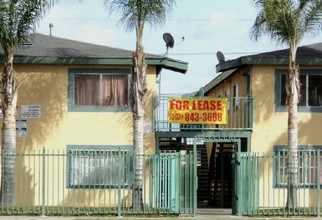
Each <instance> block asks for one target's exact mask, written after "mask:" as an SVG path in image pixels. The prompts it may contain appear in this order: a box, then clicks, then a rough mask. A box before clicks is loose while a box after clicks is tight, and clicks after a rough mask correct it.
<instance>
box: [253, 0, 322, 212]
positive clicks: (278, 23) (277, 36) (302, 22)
mask: <svg viewBox="0 0 322 220" xmlns="http://www.w3.org/2000/svg"><path fill="white" fill-rule="evenodd" d="M253 3H254V4H255V6H256V7H257V8H258V9H259V10H258V14H257V16H256V20H255V22H254V25H253V27H252V29H251V37H252V38H253V39H255V40H258V39H259V38H260V37H261V36H262V35H263V34H268V35H269V36H270V37H271V39H273V40H276V41H277V42H278V43H282V44H286V45H288V46H289V67H288V71H287V73H286V85H285V86H286V87H285V88H286V94H287V97H286V100H287V105H288V152H289V163H288V167H289V175H288V196H287V204H286V206H287V208H290V209H294V208H296V207H297V183H298V179H297V170H298V167H297V162H298V159H297V156H298V154H297V151H298V125H297V104H298V102H299V99H300V98H301V97H300V85H301V83H300V82H299V67H298V65H297V64H296V63H295V59H296V51H297V48H298V45H299V43H300V42H301V40H303V39H304V37H305V36H306V34H314V33H317V32H319V31H320V30H321V24H322V23H321V21H322V1H321V0H253Z"/></svg>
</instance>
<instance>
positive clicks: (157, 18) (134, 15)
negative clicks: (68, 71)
mask: <svg viewBox="0 0 322 220" xmlns="http://www.w3.org/2000/svg"><path fill="white" fill-rule="evenodd" d="M105 6H106V7H107V8H108V9H109V11H110V13H113V12H119V13H120V15H121V19H120V23H121V24H123V25H124V27H125V29H126V30H134V29H135V33H136V48H135V52H134V54H133V64H132V65H133V66H132V81H131V109H132V115H133V148H134V152H135V157H134V183H133V208H135V209H141V208H142V207H143V199H142V190H143V189H142V186H143V180H142V178H143V177H142V175H143V159H142V156H143V147H144V146H143V145H144V144H143V119H144V114H145V111H144V107H145V102H146V96H147V86H146V66H147V65H146V63H145V54H144V48H143V44H142V38H143V32H144V25H145V24H146V23H148V24H150V25H151V26H157V25H161V24H164V23H165V20H166V15H167V13H169V12H170V11H171V10H172V8H173V6H175V0H105Z"/></svg>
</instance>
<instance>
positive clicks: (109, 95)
mask: <svg viewBox="0 0 322 220" xmlns="http://www.w3.org/2000/svg"><path fill="white" fill-rule="evenodd" d="M129 74H130V70H125V69H118V70H112V69H95V70H91V69H70V71H69V79H68V82H69V84H68V86H69V88H68V91H69V93H68V99H69V110H70V111H119V110H121V109H123V110H124V109H129Z"/></svg>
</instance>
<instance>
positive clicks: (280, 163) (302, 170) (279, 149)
mask: <svg viewBox="0 0 322 220" xmlns="http://www.w3.org/2000/svg"><path fill="white" fill-rule="evenodd" d="M274 152H275V178H274V179H275V186H278V187H286V186H287V178H288V173H289V171H288V161H289V160H290V159H291V156H289V155H288V151H287V147H286V146H275V147H274ZM319 158H320V163H318V159H319ZM297 159H298V160H297V161H298V169H297V175H298V178H297V179H298V184H299V186H300V187H301V186H302V187H308V186H314V185H316V183H317V182H318V181H320V183H322V147H303V146H301V147H299V150H298V157H297ZM318 165H320V174H318Z"/></svg>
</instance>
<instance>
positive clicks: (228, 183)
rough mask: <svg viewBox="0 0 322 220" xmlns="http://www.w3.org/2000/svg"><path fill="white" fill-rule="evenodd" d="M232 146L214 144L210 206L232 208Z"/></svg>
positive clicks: (210, 175) (210, 170)
mask: <svg viewBox="0 0 322 220" xmlns="http://www.w3.org/2000/svg"><path fill="white" fill-rule="evenodd" d="M233 150H234V149H233V145H232V144H220V145H218V144H217V145H216V144H214V146H213V148H212V153H211V158H210V166H209V167H210V169H209V177H210V179H209V191H210V192H209V205H211V206H214V207H216V208H231V204H232V202H231V200H232V167H231V157H232V152H233Z"/></svg>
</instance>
